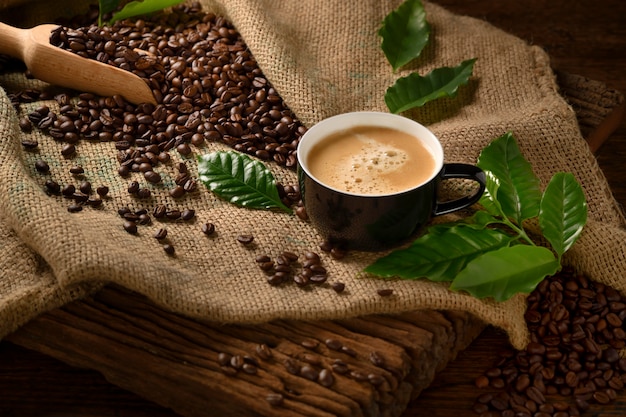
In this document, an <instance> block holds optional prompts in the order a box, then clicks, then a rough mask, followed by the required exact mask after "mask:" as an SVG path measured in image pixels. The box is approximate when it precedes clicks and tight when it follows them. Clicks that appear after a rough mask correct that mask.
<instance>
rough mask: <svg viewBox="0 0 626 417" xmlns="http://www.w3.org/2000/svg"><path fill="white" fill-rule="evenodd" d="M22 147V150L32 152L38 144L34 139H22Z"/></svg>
mask: <svg viewBox="0 0 626 417" xmlns="http://www.w3.org/2000/svg"><path fill="white" fill-rule="evenodd" d="M22 146H23V147H24V149H27V150H33V149H37V147H38V146H39V142H37V140H36V139H22Z"/></svg>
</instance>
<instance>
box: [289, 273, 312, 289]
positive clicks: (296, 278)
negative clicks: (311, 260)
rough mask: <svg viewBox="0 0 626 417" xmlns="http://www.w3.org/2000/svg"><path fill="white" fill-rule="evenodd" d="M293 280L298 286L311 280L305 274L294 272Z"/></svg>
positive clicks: (304, 284)
mask: <svg viewBox="0 0 626 417" xmlns="http://www.w3.org/2000/svg"><path fill="white" fill-rule="evenodd" d="M293 282H295V283H296V285H298V286H299V287H305V286H307V285H309V284H310V283H311V280H310V279H309V278H308V277H307V276H305V275H302V274H296V275H294V276H293Z"/></svg>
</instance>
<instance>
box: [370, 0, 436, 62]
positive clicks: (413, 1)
mask: <svg viewBox="0 0 626 417" xmlns="http://www.w3.org/2000/svg"><path fill="white" fill-rule="evenodd" d="M378 35H380V36H381V37H382V38H383V40H382V43H381V48H382V50H383V52H384V54H385V56H386V57H387V61H389V63H390V64H391V66H392V68H393V71H394V72H395V71H397V70H398V68H400V67H402V66H403V65H406V64H408V63H409V62H410V61H412V60H413V59H414V58H417V57H418V56H419V55H420V53H421V52H422V49H424V47H425V46H426V44H428V39H429V37H430V25H429V24H428V22H427V21H426V12H425V11H424V6H423V5H422V2H421V1H420V0H407V1H405V2H404V3H402V4H401V5H400V7H398V8H397V9H396V10H394V11H392V12H391V13H389V14H388V15H387V17H385V19H384V20H383V24H382V26H381V28H380V29H379V30H378Z"/></svg>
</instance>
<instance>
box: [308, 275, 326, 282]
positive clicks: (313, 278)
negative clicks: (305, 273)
mask: <svg viewBox="0 0 626 417" xmlns="http://www.w3.org/2000/svg"><path fill="white" fill-rule="evenodd" d="M327 279H328V277H327V276H326V275H320V274H314V275H311V276H310V277H309V278H308V280H309V281H310V282H312V283H314V284H323V283H325V282H326V280H327Z"/></svg>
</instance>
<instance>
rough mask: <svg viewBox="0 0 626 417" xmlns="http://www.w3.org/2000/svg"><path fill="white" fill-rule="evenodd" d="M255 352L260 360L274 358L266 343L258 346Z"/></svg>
mask: <svg viewBox="0 0 626 417" xmlns="http://www.w3.org/2000/svg"><path fill="white" fill-rule="evenodd" d="M255 350H256V353H257V355H259V358H261V359H263V360H266V361H267V360H270V359H271V358H272V356H273V355H272V351H271V349H270V348H269V347H268V346H267V345H266V344H264V343H261V344H258V345H257V346H256V348H255Z"/></svg>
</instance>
